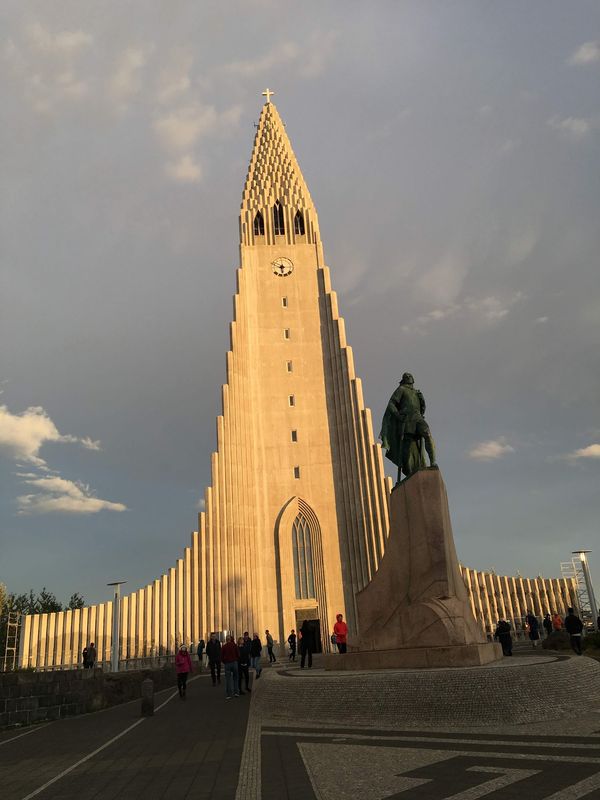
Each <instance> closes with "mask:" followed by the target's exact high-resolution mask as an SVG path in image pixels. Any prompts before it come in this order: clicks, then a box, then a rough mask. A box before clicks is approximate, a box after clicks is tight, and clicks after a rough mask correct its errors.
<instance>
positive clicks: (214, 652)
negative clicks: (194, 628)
mask: <svg viewBox="0 0 600 800" xmlns="http://www.w3.org/2000/svg"><path fill="white" fill-rule="evenodd" d="M206 657H207V658H208V666H209V667H210V677H211V678H212V684H213V686H216V685H217V683H221V642H220V641H219V640H218V639H217V634H216V633H211V635H210V639H209V640H208V644H207V645H206Z"/></svg>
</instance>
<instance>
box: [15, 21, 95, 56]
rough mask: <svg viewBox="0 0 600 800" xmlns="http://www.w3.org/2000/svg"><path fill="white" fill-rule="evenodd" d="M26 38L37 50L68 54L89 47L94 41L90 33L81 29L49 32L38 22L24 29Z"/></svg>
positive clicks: (54, 53)
mask: <svg viewBox="0 0 600 800" xmlns="http://www.w3.org/2000/svg"><path fill="white" fill-rule="evenodd" d="M26 35H27V39H28V40H29V42H30V43H31V44H32V45H33V47H34V48H36V49H37V50H41V51H45V52H46V53H50V54H51V55H59V56H70V55H72V54H74V53H78V52H80V51H81V50H83V49H84V48H86V47H89V46H90V45H91V44H92V42H93V41H94V39H93V37H92V36H91V34H89V33H86V32H85V31H82V30H75V31H59V32H58V33H51V32H50V31H49V30H48V29H47V28H44V27H43V26H42V25H40V23H39V22H36V23H34V24H33V25H31V26H30V27H29V28H28V29H27V31H26Z"/></svg>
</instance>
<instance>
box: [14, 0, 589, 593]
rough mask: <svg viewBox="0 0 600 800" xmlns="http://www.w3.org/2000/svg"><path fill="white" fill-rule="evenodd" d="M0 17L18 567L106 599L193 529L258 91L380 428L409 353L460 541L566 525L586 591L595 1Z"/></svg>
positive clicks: (530, 567)
mask: <svg viewBox="0 0 600 800" xmlns="http://www.w3.org/2000/svg"><path fill="white" fill-rule="evenodd" d="M0 31H1V33H0V67H1V68H0V89H1V94H2V98H3V102H2V104H1V106H0V123H1V124H0V131H1V133H0V137H1V142H0V144H1V146H0V167H1V171H2V176H3V181H2V191H1V192H0V197H1V206H0V212H1V213H0V218H1V220H2V221H1V226H2V227H1V229H0V240H1V242H2V244H1V245H0V390H1V392H2V394H1V395H0V581H2V582H4V583H6V584H7V586H8V588H9V590H12V591H15V592H21V591H27V590H28V589H29V588H30V587H33V588H34V589H36V590H39V589H41V588H42V586H46V587H47V588H48V589H50V590H51V591H53V592H55V593H56V594H57V595H58V597H59V599H61V600H63V601H64V600H66V599H67V598H68V597H69V596H70V594H71V593H72V592H75V591H77V592H80V593H81V594H83V595H84V597H85V598H86V600H87V601H88V602H97V601H101V600H104V599H107V598H108V596H109V591H108V589H107V587H106V583H107V582H108V581H112V580H118V579H123V580H127V581H128V587H127V588H130V589H135V588H137V587H138V586H141V585H144V584H145V583H147V582H148V581H149V580H151V579H153V578H155V577H157V576H158V575H160V574H161V573H162V572H163V571H164V570H165V569H166V568H167V567H168V566H171V565H172V564H173V563H174V561H175V559H176V558H178V557H180V555H181V551H182V549H183V547H185V546H186V545H187V544H189V535H190V532H191V531H192V530H194V529H195V528H196V526H197V513H198V509H199V508H200V504H201V498H202V497H203V496H204V488H205V486H207V485H209V483H210V454H211V452H212V451H213V450H214V448H215V444H216V441H215V440H216V435H215V418H216V416H217V414H219V413H220V387H221V384H222V383H223V381H224V380H225V352H226V350H227V349H228V347H229V322H230V320H231V317H232V295H233V293H234V291H235V269H236V268H237V266H238V263H239V261H238V259H239V254H238V212H239V204H240V200H241V191H242V187H243V183H244V179H245V175H246V170H247V167H248V162H249V158H250V152H251V148H252V142H253V137H254V132H255V129H254V127H253V126H254V123H255V122H256V121H257V119H258V115H259V113H260V109H261V106H262V102H263V100H264V98H262V97H261V92H262V91H263V90H264V89H265V87H267V86H269V87H270V88H272V89H273V90H274V91H275V92H276V94H275V96H274V98H273V100H274V102H275V103H276V105H277V108H278V110H279V112H280V114H281V116H282V118H283V119H284V121H285V123H286V127H287V132H288V134H289V136H290V139H291V141H292V145H293V147H294V150H295V152H296V155H297V157H298V160H299V163H300V166H301V168H302V171H303V174H304V177H305V179H306V181H307V184H308V186H309V189H310V192H311V195H312V198H313V200H314V202H315V204H316V207H317V211H318V214H319V222H320V229H321V235H322V237H323V242H324V248H325V256H326V261H327V263H328V265H329V266H330V269H331V276H332V283H333V286H334V288H335V290H336V291H337V292H338V295H339V306H340V312H341V314H342V315H343V316H344V318H345V321H346V329H347V334H348V340H349V343H350V344H351V345H352V348H353V351H354V357H355V365H356V370H357V373H358V375H359V376H360V377H361V378H362V380H363V386H364V393H365V400H366V403H367V405H368V406H369V407H370V408H371V409H372V411H373V417H374V421H375V426H376V427H377V430H376V431H375V434H377V433H378V426H379V421H380V419H381V417H382V414H383V411H384V409H385V405H386V403H387V400H388V398H389V396H390V394H391V393H392V391H393V390H394V388H395V387H396V385H397V382H398V380H399V378H400V376H401V375H402V373H403V372H405V371H410V372H412V373H413V374H414V375H415V380H416V385H417V386H418V387H419V388H420V389H421V390H422V391H423V393H424V395H425V398H426V400H427V418H428V421H429V423H430V426H431V429H432V432H433V435H434V437H435V440H436V445H437V449H438V457H439V458H438V460H439V464H440V467H441V470H442V473H443V476H444V480H445V482H446V485H447V488H448V493H449V500H450V510H451V514H452V520H453V528H454V534H455V539H456V545H457V550H458V555H459V558H460V559H461V560H462V561H463V563H465V564H467V565H468V566H470V567H474V568H477V569H492V568H493V569H496V570H497V571H498V572H499V573H502V574H515V573H516V572H517V570H518V571H520V572H521V574H522V575H531V576H533V575H538V574H540V573H541V574H543V575H545V576H555V575H558V574H560V562H561V561H566V560H568V559H569V558H570V557H571V556H570V554H571V551H572V550H573V549H575V548H580V547H586V548H589V549H592V550H593V551H594V552H593V553H592V555H591V567H592V571H593V572H594V570H595V573H596V575H597V581H596V582H600V536H599V533H598V531H599V519H600V514H599V506H600V492H599V488H600V487H599V478H600V420H599V415H598V411H599V405H600V363H599V362H600V263H599V262H600V255H599V254H600V247H599V245H600V232H599V231H600V226H599V224H598V221H599V219H600V214H599V206H600V176H599V166H600V5H598V3H597V2H586V0H579V1H578V2H575V3H564V2H562V0H558V1H557V0H528V2H513V1H512V0H504V2H502V3H497V2H491V0H477V1H475V0H473V2H470V1H468V0H457V1H456V2H452V3H448V2H445V0H437V2H434V1H433V0H412V1H411V2H402V1H401V0H394V1H393V2H383V0H382V1H381V2H374V3H360V2H357V1H356V0H343V1H342V0H339V1H337V2H329V3H325V4H324V3H321V2H315V1H314V0H305V2H303V3H302V4H298V3H291V2H285V0H279V1H278V2H271V0H244V2H234V1H233V0H229V1H228V2H227V3H208V2H197V1H196V2H192V0H169V1H168V2H156V3H147V2H142V1H141V0H140V1H139V2H135V1H133V0H130V1H128V2H125V1H124V0H120V2H115V1H114V0H106V2H104V3H102V4H98V3H94V2H89V1H88V0H73V2H64V0H62V1H61V0H55V1H54V2H52V3H48V2H47V0H43V2H41V1H40V0H37V1H36V0H31V1H30V2H28V3H26V4H24V3H22V2H14V1H13V0H5V2H4V3H3V4H2V9H1V10H0ZM388 463H389V462H388ZM390 467H391V470H390V474H392V471H393V466H392V465H390Z"/></svg>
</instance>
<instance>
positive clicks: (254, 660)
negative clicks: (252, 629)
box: [250, 633, 262, 680]
mask: <svg viewBox="0 0 600 800" xmlns="http://www.w3.org/2000/svg"><path fill="white" fill-rule="evenodd" d="M261 653H262V642H261V641H260V639H259V638H258V633H255V634H254V636H253V637H252V641H251V642H250V664H251V666H252V669H253V670H254V674H255V675H256V680H258V679H259V678H260V673H261V672H262V667H261V665H260V654H261Z"/></svg>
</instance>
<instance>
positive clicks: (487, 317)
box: [402, 292, 524, 334]
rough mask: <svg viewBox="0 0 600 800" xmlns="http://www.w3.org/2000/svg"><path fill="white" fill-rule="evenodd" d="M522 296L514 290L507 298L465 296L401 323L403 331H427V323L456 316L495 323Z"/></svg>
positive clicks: (508, 311) (504, 315) (421, 332)
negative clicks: (462, 298) (411, 320)
mask: <svg viewBox="0 0 600 800" xmlns="http://www.w3.org/2000/svg"><path fill="white" fill-rule="evenodd" d="M523 297H524V295H523V293H522V292H515V293H514V294H513V295H511V296H510V297H508V298H500V297H496V296H495V295H486V296H485V297H465V299H464V300H463V301H462V302H460V303H449V304H448V305H445V306H441V307H438V308H434V309H432V310H431V311H428V312H427V313H426V314H421V315H420V316H419V317H417V318H416V319H415V320H414V322H413V323H411V324H407V325H403V326H402V331H403V333H418V334H425V333H427V328H428V326H429V325H431V324H432V323H435V322H441V321H442V320H447V319H453V318H457V317H462V318H464V317H467V316H471V317H475V318H476V319H477V318H478V319H479V320H481V321H483V322H485V323H486V324H490V325H492V324H495V323H497V322H499V321H500V320H502V319H504V318H505V317H506V316H508V314H509V313H510V311H511V309H512V307H513V306H514V305H515V303H517V302H519V301H520V300H522V299H523Z"/></svg>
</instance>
